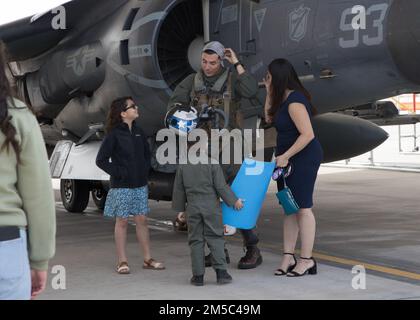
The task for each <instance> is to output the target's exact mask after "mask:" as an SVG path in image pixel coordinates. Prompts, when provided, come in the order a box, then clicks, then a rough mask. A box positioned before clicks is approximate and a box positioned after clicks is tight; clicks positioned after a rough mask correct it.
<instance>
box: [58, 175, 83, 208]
mask: <svg viewBox="0 0 420 320" xmlns="http://www.w3.org/2000/svg"><path fill="white" fill-rule="evenodd" d="M60 193H61V201H62V202H63V205H64V208H66V210H67V211H68V212H80V213H81V212H83V211H84V210H85V209H86V207H87V205H88V203H89V182H88V181H84V180H67V179H62V180H61V181H60Z"/></svg>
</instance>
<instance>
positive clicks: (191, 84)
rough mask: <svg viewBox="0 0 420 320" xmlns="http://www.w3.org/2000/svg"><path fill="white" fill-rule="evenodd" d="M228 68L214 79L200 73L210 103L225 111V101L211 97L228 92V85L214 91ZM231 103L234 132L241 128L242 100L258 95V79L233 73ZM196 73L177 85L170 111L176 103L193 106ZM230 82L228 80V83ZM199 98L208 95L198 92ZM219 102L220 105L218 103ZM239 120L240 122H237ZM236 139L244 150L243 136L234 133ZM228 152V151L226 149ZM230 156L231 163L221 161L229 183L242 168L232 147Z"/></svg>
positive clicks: (230, 126)
mask: <svg viewBox="0 0 420 320" xmlns="http://www.w3.org/2000/svg"><path fill="white" fill-rule="evenodd" d="M226 70H227V69H226V68H221V70H220V72H219V73H218V74H216V75H215V76H213V77H207V76H206V75H205V74H204V73H203V72H202V71H201V70H200V71H199V75H200V78H201V79H202V81H203V83H202V85H203V86H204V87H206V88H207V90H204V91H206V92H207V94H208V97H209V98H210V101H213V102H215V103H216V105H214V107H216V108H220V109H223V108H224V106H223V100H222V101H220V100H221V99H211V97H213V96H215V97H219V98H220V95H222V96H223V92H225V91H226V87H227V83H226V84H225V85H224V86H222V89H221V91H220V92H215V91H212V89H214V87H213V86H215V85H216V83H217V82H218V80H219V79H220V78H222V77H223V76H224V74H225V72H226ZM230 74H231V76H230V77H231V91H232V92H231V93H230V95H231V103H230V112H229V113H230V115H229V126H228V129H229V130H232V129H234V128H241V123H240V121H241V120H240V119H241V117H240V116H239V117H238V115H240V113H239V114H238V111H240V103H241V100H242V99H255V97H256V95H257V93H258V83H257V81H256V79H255V78H254V77H253V76H252V75H251V74H250V73H249V72H248V71H245V72H244V73H242V74H241V75H239V74H238V73H237V72H236V70H234V71H231V72H230ZM196 75H197V74H196V73H193V74H190V75H189V76H187V77H186V78H185V79H184V80H183V81H182V82H181V83H179V84H178V85H177V87H176V88H175V90H174V92H173V94H172V96H171V98H170V100H169V103H168V109H169V108H170V107H172V106H173V105H174V104H175V103H181V104H184V105H191V104H193V101H192V96H191V95H192V92H194V90H195V89H198V88H196V84H197V83H196V80H197V79H196ZM226 82H228V80H227V81H226ZM196 94H197V95H198V96H200V95H206V93H204V94H202V93H199V92H196ZM217 102H218V103H217ZM237 120H238V121H237ZM233 135H234V136H235V137H236V138H235V140H234V141H235V144H236V150H242V149H241V148H242V145H243V141H242V134H239V133H233ZM219 141H220V143H219V145H220V146H221V149H220V152H221V151H222V149H224V146H223V145H222V141H221V139H220V140H219ZM226 150H228V149H226ZM228 152H229V154H230V163H222V161H221V160H222V159H219V161H220V163H221V166H222V169H223V172H224V174H225V176H226V178H227V179H228V181H230V182H232V180H233V178H234V176H235V175H236V172H237V171H238V170H239V168H240V164H236V165H235V164H234V163H233V161H234V148H233V147H232V148H231V149H230V150H229V151H228Z"/></svg>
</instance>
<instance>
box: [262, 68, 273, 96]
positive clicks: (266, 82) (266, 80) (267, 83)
mask: <svg viewBox="0 0 420 320" xmlns="http://www.w3.org/2000/svg"><path fill="white" fill-rule="evenodd" d="M271 80H272V77H271V74H270V73H269V72H267V75H266V76H265V77H264V78H263V83H264V86H265V90H267V94H271Z"/></svg>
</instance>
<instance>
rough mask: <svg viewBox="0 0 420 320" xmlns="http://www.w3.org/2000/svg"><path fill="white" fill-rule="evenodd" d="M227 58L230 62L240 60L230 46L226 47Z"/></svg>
mask: <svg viewBox="0 0 420 320" xmlns="http://www.w3.org/2000/svg"><path fill="white" fill-rule="evenodd" d="M225 59H226V60H227V61H228V62H229V63H230V64H235V63H237V62H238V61H239V59H238V57H237V56H236V53H235V51H233V50H232V49H230V48H226V49H225Z"/></svg>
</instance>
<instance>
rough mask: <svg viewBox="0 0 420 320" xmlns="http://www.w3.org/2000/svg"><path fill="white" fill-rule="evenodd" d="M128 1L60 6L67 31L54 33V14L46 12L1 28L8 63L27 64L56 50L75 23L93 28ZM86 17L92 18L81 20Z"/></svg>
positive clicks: (84, 0) (76, 0)
mask: <svg viewBox="0 0 420 320" xmlns="http://www.w3.org/2000/svg"><path fill="white" fill-rule="evenodd" d="M63 1H64V0H63ZM127 1H128V0H101V1H98V0H73V1H70V2H67V3H65V4H63V7H64V8H65V17H66V18H65V24H66V29H64V30H56V29H54V28H53V26H52V21H53V19H54V17H55V16H56V15H57V13H55V14H53V13H52V11H48V12H46V13H44V14H40V15H35V16H31V17H26V18H23V19H21V20H17V21H14V22H11V23H8V24H5V25H2V26H0V39H1V40H3V42H4V43H6V45H7V47H8V51H9V56H10V60H11V61H22V60H26V59H29V58H32V57H35V56H38V55H40V54H42V53H43V52H46V51H47V50H49V49H51V48H52V47H54V46H56V45H57V44H58V43H59V42H60V41H61V40H62V39H63V38H64V37H65V36H66V35H67V34H68V33H69V32H70V31H72V30H73V29H74V28H75V27H76V25H77V23H78V22H80V21H84V20H85V21H89V22H90V24H93V23H95V22H96V21H98V20H99V19H101V18H102V17H104V16H106V15H108V14H110V13H111V12H112V11H113V10H115V8H116V7H120V6H121V5H123V4H124V3H126V2H127ZM87 15H90V16H91V17H92V18H91V19H83V18H84V17H86V16H87ZM84 27H88V26H84Z"/></svg>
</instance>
